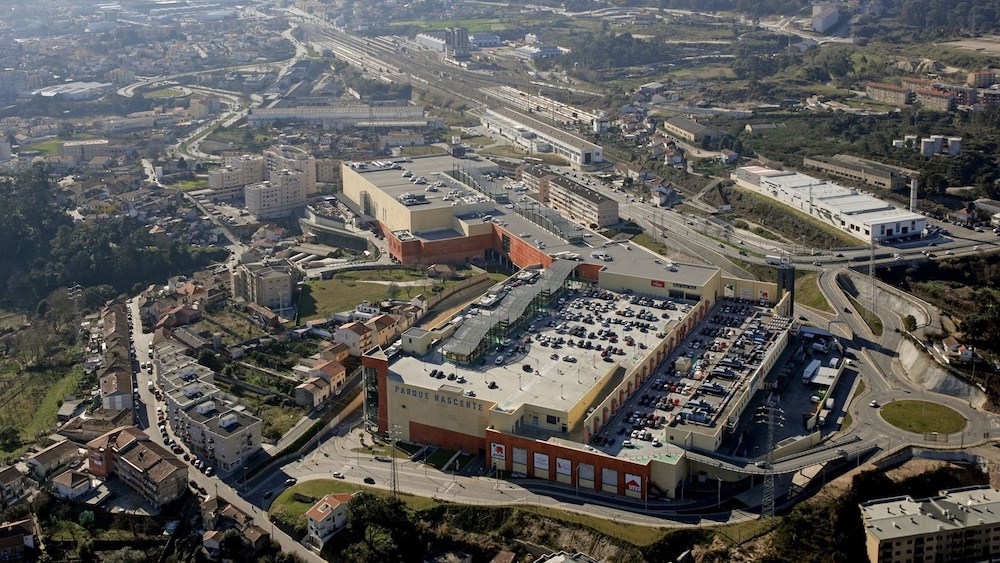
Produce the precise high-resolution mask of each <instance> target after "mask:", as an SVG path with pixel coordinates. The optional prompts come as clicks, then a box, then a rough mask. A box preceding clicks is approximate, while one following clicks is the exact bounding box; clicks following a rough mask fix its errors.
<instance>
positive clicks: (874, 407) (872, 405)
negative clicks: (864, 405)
mask: <svg viewBox="0 0 1000 563" xmlns="http://www.w3.org/2000/svg"><path fill="white" fill-rule="evenodd" d="M868 406H869V407H872V408H873V409H877V408H878V407H879V404H878V401H872V402H870V403H868Z"/></svg>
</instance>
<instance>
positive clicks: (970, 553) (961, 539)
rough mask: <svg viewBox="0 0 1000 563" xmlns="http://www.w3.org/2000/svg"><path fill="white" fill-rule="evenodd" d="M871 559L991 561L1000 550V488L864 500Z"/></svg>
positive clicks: (887, 562)
mask: <svg viewBox="0 0 1000 563" xmlns="http://www.w3.org/2000/svg"><path fill="white" fill-rule="evenodd" d="M861 517H862V521H863V524H864V527H865V546H866V549H867V553H868V560H869V561H870V562H871V563H917V562H923V561H935V562H937V561H991V560H993V559H995V558H996V556H997V555H1000V491H997V490H996V489H993V488H990V487H988V486H981V487H966V488H961V489H951V490H945V491H941V492H940V494H939V495H938V496H933V497H929V498H924V499H913V498H911V497H908V496H903V497H893V498H886V499H879V500H873V501H869V502H865V503H862V504H861Z"/></svg>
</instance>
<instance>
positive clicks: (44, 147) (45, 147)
mask: <svg viewBox="0 0 1000 563" xmlns="http://www.w3.org/2000/svg"><path fill="white" fill-rule="evenodd" d="M93 138H94V135H91V134H89V133H77V134H75V135H72V136H69V137H65V138H63V137H60V138H58V139H49V140H47V141H42V142H40V143H35V144H33V145H29V146H28V150H32V151H41V152H42V153H44V154H46V155H49V156H53V155H57V154H59V145H61V144H63V143H65V142H66V141H83V140H86V139H93Z"/></svg>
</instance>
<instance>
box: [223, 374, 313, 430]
mask: <svg viewBox="0 0 1000 563" xmlns="http://www.w3.org/2000/svg"><path fill="white" fill-rule="evenodd" d="M219 385H221V386H223V387H225V388H226V390H227V391H228V392H229V393H230V394H231V395H235V396H236V397H238V398H239V399H240V402H242V403H243V404H245V405H246V406H247V409H248V410H249V411H250V412H252V413H253V414H254V415H255V416H257V417H258V418H260V419H261V427H260V433H261V435H262V436H264V437H267V438H269V439H272V440H274V441H277V440H278V439H280V438H281V436H283V435H284V434H285V433H286V432H288V431H289V430H291V429H292V427H293V426H295V423H296V422H298V421H299V419H300V418H302V417H303V416H304V415H305V414H306V413H305V411H303V410H302V409H301V408H299V407H283V406H280V405H266V404H264V398H265V397H264V396H263V395H258V394H257V393H254V392H252V391H249V390H247V389H244V388H242V387H235V386H233V387H231V386H229V385H226V384H225V383H223V382H219Z"/></svg>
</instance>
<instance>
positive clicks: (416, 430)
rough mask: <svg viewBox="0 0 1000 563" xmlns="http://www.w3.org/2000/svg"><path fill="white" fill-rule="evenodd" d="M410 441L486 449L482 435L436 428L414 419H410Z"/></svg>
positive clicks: (469, 450)
mask: <svg viewBox="0 0 1000 563" xmlns="http://www.w3.org/2000/svg"><path fill="white" fill-rule="evenodd" d="M410 441H411V442H415V443H417V444H430V445H435V446H439V447H441V448H444V449H447V450H464V451H467V452H472V453H479V450H484V451H485V450H486V440H484V439H483V438H482V437H480V436H472V435H470V434H462V433H461V432H455V431H453V430H445V429H444V428H435V427H433V426H428V425H426V424H421V423H419V422H413V421H410Z"/></svg>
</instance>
